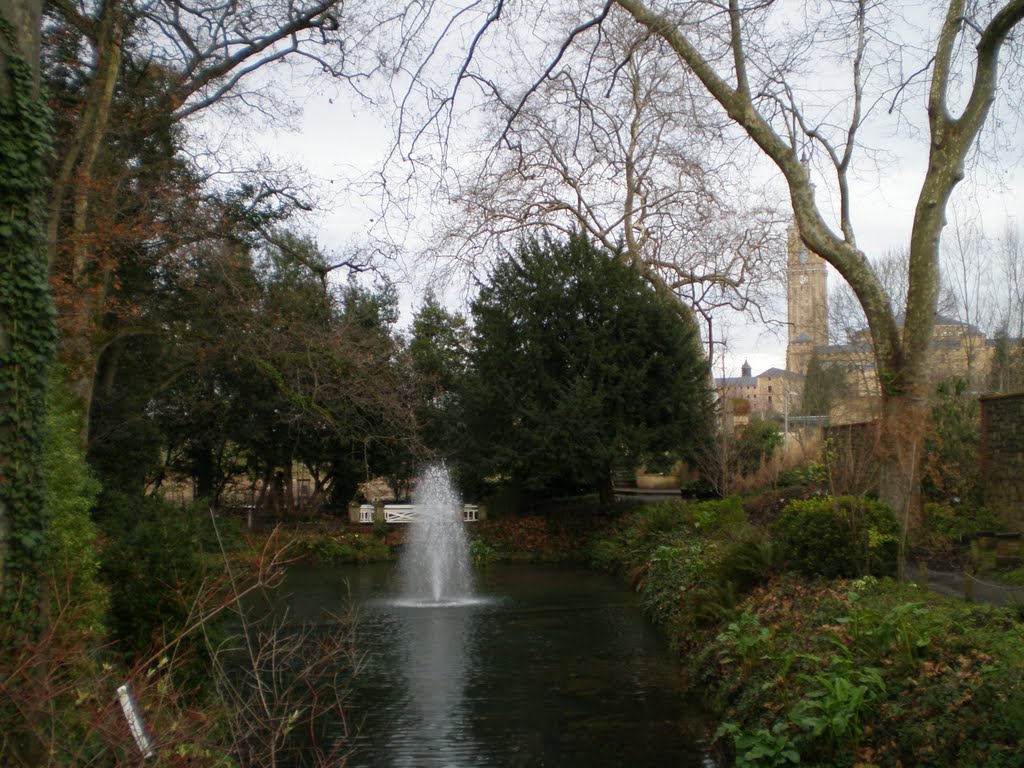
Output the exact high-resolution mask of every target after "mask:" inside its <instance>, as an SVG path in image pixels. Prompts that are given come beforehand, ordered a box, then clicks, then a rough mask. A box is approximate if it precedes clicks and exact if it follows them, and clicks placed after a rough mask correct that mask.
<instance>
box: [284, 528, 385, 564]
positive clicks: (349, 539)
mask: <svg viewBox="0 0 1024 768" xmlns="http://www.w3.org/2000/svg"><path fill="white" fill-rule="evenodd" d="M299 546H300V548H301V549H302V550H303V552H304V553H305V554H306V556H307V557H308V558H310V559H311V560H313V561H314V562H317V563H320V564H321V565H339V564H341V563H369V562H378V561H381V560H387V559H388V557H389V554H390V553H389V550H388V545H387V543H386V542H384V541H383V540H381V539H378V538H377V537H375V536H366V535H362V534H358V533H338V534H330V533H319V534H314V535H312V536H307V537H304V538H303V539H302V540H301V543H300V545H299Z"/></svg>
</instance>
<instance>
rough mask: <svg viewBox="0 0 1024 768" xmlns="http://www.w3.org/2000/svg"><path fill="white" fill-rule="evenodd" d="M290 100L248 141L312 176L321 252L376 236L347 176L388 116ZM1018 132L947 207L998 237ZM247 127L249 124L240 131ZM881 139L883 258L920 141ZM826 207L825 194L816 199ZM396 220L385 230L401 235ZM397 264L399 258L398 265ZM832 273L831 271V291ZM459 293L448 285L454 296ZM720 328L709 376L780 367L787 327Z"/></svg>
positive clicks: (871, 242)
mask: <svg viewBox="0 0 1024 768" xmlns="http://www.w3.org/2000/svg"><path fill="white" fill-rule="evenodd" d="M292 92H293V93H294V94H295V96H296V105H297V106H299V107H301V109H302V113H301V115H300V117H299V118H298V119H297V120H296V121H295V123H294V125H293V130H291V131H283V130H266V131H264V132H262V133H258V134H257V135H256V136H255V137H253V139H252V145H253V146H258V147H261V148H262V149H263V150H265V151H267V152H269V153H270V154H271V155H274V156H277V157H278V158H285V159H287V160H288V161H290V162H297V163H299V164H301V165H302V166H304V167H305V169H306V171H307V172H308V173H309V174H310V175H311V176H312V177H314V178H316V179H319V180H320V181H321V182H322V184H321V186H322V187H323V189H324V190H326V191H327V193H328V196H327V197H325V198H324V201H325V203H326V205H325V208H326V210H325V211H323V212H321V213H319V214H317V215H315V216H314V217H313V219H312V220H311V222H310V226H311V228H312V230H313V234H314V235H315V237H316V239H317V240H318V242H319V243H320V245H321V246H322V247H324V248H325V249H326V250H327V251H328V252H331V251H341V250H344V249H345V248H347V247H351V245H352V244H353V243H358V242H362V241H365V240H366V239H367V238H368V237H369V236H371V235H372V236H375V237H379V236H380V235H381V234H382V230H381V222H380V220H379V210H378V203H379V200H378V198H377V197H375V196H374V195H373V194H368V192H367V189H369V188H364V189H359V188H353V187H351V186H350V182H351V181H352V180H354V179H360V178H363V177H367V176H372V174H373V173H374V172H375V171H376V170H377V169H378V168H379V167H380V163H381V160H382V158H383V156H384V154H385V153H386V152H387V150H388V148H389V146H390V142H391V139H392V133H393V132H392V128H393V126H392V125H390V124H389V121H388V120H387V119H385V118H384V117H382V116H381V115H380V114H375V113H372V112H371V111H369V110H368V109H367V108H366V106H365V104H363V103H361V102H360V101H359V100H358V99H356V98H353V96H352V95H351V93H350V92H349V91H347V90H345V89H344V88H339V87H332V86H330V85H329V84H324V83H322V82H320V83H319V84H318V83H317V82H316V81H314V82H313V84H312V85H311V84H310V80H308V79H303V80H301V81H300V80H296V82H295V83H294V84H293V86H292ZM1015 124H1016V126H1017V128H1016V135H1011V136H1009V137H1005V136H1004V137H1003V138H1004V142H1005V144H1006V145H1007V146H1008V147H1010V148H1011V149H1010V150H1009V151H1008V152H1007V153H1006V154H1005V156H1004V160H1005V161H1006V162H1005V163H1004V165H1003V167H1002V168H1000V167H999V166H998V165H996V164H995V163H992V162H988V163H985V164H984V165H983V167H975V168H972V169H971V170H970V171H969V175H968V178H967V179H966V180H965V182H963V183H962V184H961V185H960V187H959V188H958V190H957V192H956V194H955V198H954V205H955V206H957V208H958V209H959V210H960V211H962V212H963V215H964V216H965V217H966V218H968V219H971V218H975V217H977V218H978V219H980V220H981V221H982V223H983V227H984V231H985V233H986V234H987V235H990V236H998V235H999V234H1001V232H1002V231H1003V230H1004V228H1005V227H1006V225H1007V223H1008V222H1009V223H1012V224H1015V225H1017V226H1021V225H1022V221H1021V219H1022V217H1024V167H1022V154H1024V153H1022V152H1021V150H1020V149H1019V148H1020V147H1024V135H1021V134H1022V130H1021V128H1020V122H1019V121H1017V122H1016V123H1015ZM247 133H248V131H247ZM874 141H875V144H876V145H881V146H885V147H886V149H887V150H888V156H887V157H884V158H883V159H882V161H881V164H882V165H883V167H882V168H881V174H880V176H875V175H872V174H865V177H864V178H861V179H855V180H854V187H853V200H854V207H853V217H854V225H855V228H856V232H857V237H858V244H859V245H860V247H861V248H862V249H863V250H864V251H865V252H866V253H867V254H868V255H869V256H874V255H881V254H884V253H885V252H886V251H888V250H890V249H898V248H903V247H905V246H906V244H907V243H908V241H909V232H910V225H911V222H912V217H913V206H914V204H915V202H916V199H917V194H918V191H919V188H920V183H921V179H922V174H923V169H924V163H925V157H924V155H923V150H924V144H925V143H924V142H923V141H920V140H919V141H916V142H909V141H901V142H899V143H895V144H891V145H886V144H885V140H884V139H878V138H876V139H875V140H874ZM758 173H760V174H762V175H764V176H765V177H770V176H771V175H772V174H774V173H775V171H774V168H773V167H769V166H768V165H767V164H766V165H765V166H764V167H763V168H761V169H760V170H759V171H758ZM819 189H820V190H821V191H819V198H821V197H822V196H823V195H827V194H828V185H827V183H823V186H822V187H820V188H819ZM822 203H823V204H824V206H826V207H827V206H828V205H829V204H830V201H829V200H828V198H827V197H825V198H824V199H822ZM401 229H402V228H401V227H397V228H395V229H393V230H392V232H400V231H401ZM428 230H429V221H426V222H418V223H416V224H415V226H414V231H413V232H412V234H410V235H409V237H408V238H407V239H406V240H405V241H404V242H403V243H402V246H403V247H404V248H406V249H407V252H412V251H415V249H416V247H417V237H418V236H419V235H418V234H417V232H420V233H421V232H426V231H428ZM396 266H397V265H396ZM395 277H396V279H398V280H399V282H400V287H401V289H402V296H403V299H402V303H403V306H402V314H403V317H402V322H403V323H407V322H408V321H409V320H410V317H411V314H412V312H413V311H414V309H415V308H416V307H417V306H418V305H419V302H420V299H421V295H422V294H421V292H422V289H423V287H424V286H423V282H424V280H422V279H418V278H422V275H419V276H418V275H416V274H409V273H408V272H406V271H403V270H400V269H396V271H395ZM840 279H841V278H839V277H838V276H837V275H836V274H835V273H834V272H833V273H831V274H830V277H829V281H830V288H831V287H834V286H835V284H836V283H837V281H839V280H840ZM456 293H457V292H455V291H451V294H452V295H453V296H454V295H455V294H456ZM770 314H772V315H773V316H774V317H775V318H776V319H778V320H779V321H780V322H784V321H785V298H784V295H783V294H782V293H781V291H780V294H779V297H778V301H777V304H776V306H775V307H774V308H772V309H771V312H770ZM722 333H725V335H726V340H727V342H728V347H729V351H728V354H727V355H726V358H725V360H724V362H721V363H719V365H718V366H717V367H716V370H715V374H716V375H723V374H724V375H729V376H733V375H738V374H739V368H740V365H741V364H742V363H743V361H744V360H748V361H749V362H750V364H751V366H752V367H753V369H754V372H755V373H759V372H760V371H762V370H764V369H767V368H769V367H772V366H779V367H783V366H784V364H785V328H784V326H781V327H780V328H779V329H777V330H776V332H774V333H773V332H770V331H767V330H765V328H763V327H761V326H757V325H752V324H750V323H745V322H738V321H736V320H735V319H734V320H733V321H731V322H722V321H719V322H718V324H717V325H716V335H719V334H722Z"/></svg>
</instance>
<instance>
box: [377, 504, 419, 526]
mask: <svg viewBox="0 0 1024 768" xmlns="http://www.w3.org/2000/svg"><path fill="white" fill-rule="evenodd" d="M415 515H416V508H415V507H414V506H413V505H412V504H385V505H384V522H385V523H411V522H412V521H413V520H414V519H415Z"/></svg>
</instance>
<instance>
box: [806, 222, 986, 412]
mask: <svg viewBox="0 0 1024 768" xmlns="http://www.w3.org/2000/svg"><path fill="white" fill-rule="evenodd" d="M788 246H789V249H788V259H787V269H786V292H787V306H788V309H789V316H788V321H787V325H788V337H789V338H788V344H787V347H786V369H787V370H788V371H790V372H792V373H795V374H799V375H801V376H804V375H806V374H807V371H808V368H809V367H810V366H811V363H812V360H815V359H816V360H817V362H818V363H819V364H820V365H821V366H822V367H823V368H837V367H838V368H839V369H840V370H842V372H843V379H844V383H845V385H844V386H843V387H842V392H840V393H837V397H836V398H835V399H834V400H833V409H832V413H831V414H829V415H830V417H831V420H832V423H834V424H836V423H838V424H844V423H853V422H860V421H865V420H868V419H871V418H874V417H876V416H877V415H878V407H879V395H880V393H879V388H878V372H877V370H876V365H875V358H874V354H873V353H872V350H871V339H870V336H869V333H868V331H867V329H864V330H861V331H859V332H857V333H855V334H853V335H852V336H851V338H849V339H848V340H847V342H846V343H844V344H830V343H829V341H828V285H827V279H826V278H827V267H826V264H825V261H824V260H823V259H821V258H820V257H818V256H815V255H814V254H812V253H810V252H809V251H808V250H807V247H806V246H805V245H804V244H803V243H802V242H801V241H800V238H799V236H798V234H797V232H796V228H795V227H791V228H790V231H789V240H788ZM897 322H900V323H902V318H897ZM992 357H993V355H992V344H991V343H990V341H989V340H988V339H986V337H985V334H984V333H983V332H982V331H981V330H980V329H978V328H976V327H975V326H973V325H969V324H967V323H963V322H960V321H959V320H956V319H955V318H951V317H946V316H944V315H938V316H937V317H936V322H935V328H934V330H933V332H932V349H931V364H930V373H931V379H932V383H933V384H935V385H938V383H939V382H940V381H943V380H944V379H948V378H950V377H953V376H962V377H964V378H966V379H967V380H968V382H969V386H970V387H971V389H972V390H974V391H984V389H986V386H985V385H986V383H987V381H988V379H989V375H990V371H991V366H992Z"/></svg>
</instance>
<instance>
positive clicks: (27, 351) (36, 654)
mask: <svg viewBox="0 0 1024 768" xmlns="http://www.w3.org/2000/svg"><path fill="white" fill-rule="evenodd" d="M40 14H41V3H40V2H38V0H0V143H2V145H3V157H4V168H3V171H4V172H3V173H2V174H0V254H2V255H0V625H2V626H3V627H4V633H3V635H4V638H3V640H2V641H0V654H3V656H4V660H5V661H7V662H11V661H13V660H14V657H15V656H16V655H18V654H22V655H23V657H24V658H27V659H31V661H30V664H31V665H32V669H31V673H32V678H33V680H32V682H31V683H30V686H31V687H33V688H35V689H37V690H32V691H26V692H25V693H26V695H28V696H35V695H38V694H39V690H38V689H39V688H40V687H41V686H43V685H45V684H46V667H47V665H48V663H49V656H50V654H49V651H48V648H47V647H46V646H42V647H39V646H38V643H39V641H40V638H45V637H46V634H45V632H44V630H45V628H46V625H47V623H48V610H47V607H48V601H47V593H48V590H47V585H46V576H45V574H46V571H47V565H48V563H49V550H48V547H47V534H48V532H49V531H48V520H47V516H46V515H47V510H46V507H45V505H44V503H43V493H42V484H41V477H40V475H41V470H42V465H43V425H44V421H45V416H46V397H45V392H46V384H47V380H48V379H49V376H50V373H51V368H52V365H53V359H54V349H55V346H54V311H53V297H52V295H51V294H50V290H49V284H48V282H47V269H46V251H45V247H44V237H43V224H44V221H45V215H44V204H45V190H46V187H47V183H48V182H47V172H46V170H47V169H46V166H47V159H48V157H49V153H50V123H49V110H48V109H47V107H46V104H45V102H44V100H43V99H42V98H40V92H39V44H40ZM33 646H35V647H33ZM12 682H13V681H12ZM8 695H9V696H12V697H14V698H17V697H18V691H17V690H16V686H14V687H12V688H10V689H9V690H8ZM12 701H13V699H12ZM3 706H4V713H3V714H4V715H10V714H11V711H12V710H14V709H16V707H14V706H13V705H11V702H4V703H3ZM12 725H13V727H12V728H9V729H8V732H7V733H5V735H4V739H3V740H2V742H3V745H2V746H0V763H2V764H4V765H7V764H11V763H13V762H14V760H15V759H17V760H18V761H19V762H22V763H23V764H25V765H43V764H44V763H45V762H46V761H47V756H48V755H47V750H46V749H45V745H44V744H43V743H42V741H41V740H40V738H39V733H40V730H36V729H34V728H33V727H32V726H36V727H37V728H38V727H39V726H40V723H28V724H25V723H23V720H22V719H21V718H19V717H16V718H15V719H14V720H13V723H12ZM8 752H9V753H8Z"/></svg>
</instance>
